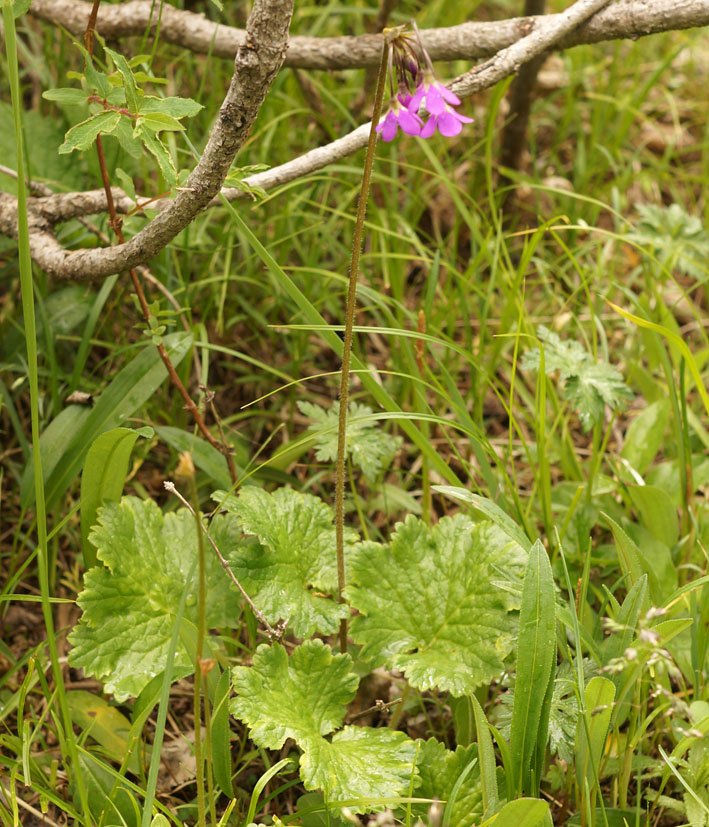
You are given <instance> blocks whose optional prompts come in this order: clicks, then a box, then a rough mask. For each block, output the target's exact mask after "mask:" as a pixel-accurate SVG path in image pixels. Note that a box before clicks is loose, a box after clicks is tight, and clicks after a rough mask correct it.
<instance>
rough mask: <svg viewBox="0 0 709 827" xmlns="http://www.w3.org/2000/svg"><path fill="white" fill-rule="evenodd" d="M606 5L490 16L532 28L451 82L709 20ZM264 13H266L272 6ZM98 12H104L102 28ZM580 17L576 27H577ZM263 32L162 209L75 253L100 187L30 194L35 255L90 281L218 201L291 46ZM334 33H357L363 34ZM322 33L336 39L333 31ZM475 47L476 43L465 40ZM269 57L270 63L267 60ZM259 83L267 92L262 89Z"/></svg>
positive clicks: (661, 4) (364, 132) (291, 175)
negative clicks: (72, 246)
mask: <svg viewBox="0 0 709 827" xmlns="http://www.w3.org/2000/svg"><path fill="white" fill-rule="evenodd" d="M140 1H142V0H132V2H130V3H126V4H122V5H120V6H110V7H106V8H107V9H125V8H127V7H128V6H131V5H132V3H134V2H140ZM77 2H79V0H71V2H70V5H72V6H73V5H75V4H76V3H77ZM48 3H67V0H34V3H33V5H32V9H33V10H34V9H35V8H36V7H39V8H44V7H46V4H48ZM79 4H80V3H79ZM266 4H267V2H266V0H260V2H258V3H257V4H256V5H255V8H254V12H253V14H256V13H257V11H258V12H259V13H262V12H263V6H264V5H266ZM80 5H81V4H80ZM84 5H88V4H84ZM268 5H269V8H270V6H271V5H273V6H274V7H279V8H283V7H288V9H290V7H291V2H290V0H269V1H268ZM601 5H603V3H602V2H601V1H600V0H596V2H594V1H593V0H580V2H578V3H576V4H574V5H573V6H571V7H570V8H569V9H567V10H566V11H565V12H563V13H561V14H553V15H545V16H543V17H539V18H519V19H517V20H513V21H503V22H502V23H499V24H484V25H487V26H495V27H497V30H498V35H499V32H500V31H502V30H505V31H509V30H510V27H511V28H512V29H513V30H514V31H517V32H518V31H519V27H520V25H524V26H526V36H525V37H523V38H522V39H521V40H518V41H516V42H514V43H512V45H511V46H508V47H507V48H505V49H503V50H502V51H501V52H499V53H497V54H496V55H495V56H494V57H493V58H492V59H490V60H488V61H487V62H485V63H483V64H481V65H480V66H478V67H476V68H475V69H473V70H471V71H470V72H467V73H465V74H464V75H461V76H460V77H458V78H456V79H455V80H454V81H453V82H452V83H451V84H450V86H451V88H452V89H453V90H454V91H455V92H456V94H458V95H459V96H460V97H461V98H465V97H469V96H470V95H472V94H474V93H475V92H477V91H480V90H482V89H485V88H488V87H489V86H492V85H494V84H495V83H497V82H499V81H500V80H502V79H503V78H505V77H507V76H508V75H510V74H512V73H514V72H516V71H517V70H518V69H519V67H520V66H521V65H522V64H523V63H525V62H526V61H529V60H531V59H532V58H533V57H535V56H536V55H539V54H542V53H543V52H544V51H547V50H549V49H552V48H560V47H568V46H573V45H577V44H580V43H590V42H597V41H600V40H604V39H612V38H619V37H631V38H633V39H637V37H639V36H641V35H645V34H649V33H651V32H656V31H666V30H671V29H681V28H688V27H691V26H696V25H706V24H709V0H675V2H674V3H673V4H672V6H671V7H670V6H669V5H668V4H667V3H666V2H665V0H618V1H617V2H614V3H611V4H610V6H608V8H606V9H603V10H602V11H599V12H597V13H596V14H594V15H593V17H592V18H590V19H589V20H586V21H585V22H583V21H584V18H585V17H588V15H589V14H592V9H594V8H598V7H600V6H601ZM288 14H290V11H289V12H288ZM266 17H269V15H268V13H266ZM101 19H102V18H101V14H99V30H101V29H100V26H101ZM479 25H483V24H464V25H463V27H460V26H458V27H453V28H452V29H440V30H429V32H428V33H427V35H428V36H429V37H430V36H431V35H432V34H435V33H436V32H448V33H451V32H455V31H457V30H460V29H461V28H465V27H471V26H472V27H476V26H479ZM574 26H577V27H578V28H576V29H574ZM468 30H470V29H468ZM261 34H262V31H261V30H258V31H255V36H254V37H252V42H251V44H250V45H249V46H247V47H245V48H244V50H243V52H242V51H240V52H239V55H237V60H236V71H235V74H234V78H233V79H232V85H231V88H230V90H229V93H228V94H227V97H226V99H225V102H224V105H223V107H222V110H221V113H220V117H219V119H218V122H217V125H216V126H215V128H214V131H213V132H212V135H211V137H210V140H209V143H208V145H207V148H206V149H205V152H204V154H203V156H202V158H201V160H200V162H199V164H198V165H197V167H196V168H195V170H194V172H193V173H192V175H191V176H190V178H189V179H188V181H187V186H186V187H185V188H184V189H183V191H181V192H180V193H178V195H177V197H176V198H175V199H174V200H169V199H162V200H161V201H157V202H153V203H151V208H154V209H157V210H161V212H160V214H159V215H158V217H157V218H155V219H154V220H153V221H151V222H150V223H149V224H148V225H147V226H146V227H144V228H143V229H142V230H141V231H140V233H138V234H137V235H136V236H135V237H134V238H132V239H131V240H130V241H128V242H127V243H126V244H124V245H120V246H117V247H113V248H102V249H98V250H81V251H77V252H73V253H70V252H67V251H66V250H64V249H63V248H62V247H61V245H60V244H59V243H58V242H57V240H56V238H55V237H54V234H53V232H52V230H53V225H54V224H56V223H58V222H60V221H66V220H68V219H69V218H71V217H79V216H83V215H88V214H92V213H99V212H101V211H103V210H105V209H106V198H105V195H104V193H103V192H101V191H92V192H85V193H64V194H55V195H49V196H42V197H38V198H30V199H29V213H30V215H29V218H30V234H31V235H30V245H31V251H32V257H33V259H34V261H35V262H36V263H37V264H38V265H39V266H40V267H42V269H44V270H45V271H46V272H48V273H50V274H52V275H54V276H55V277H58V278H62V279H67V280H74V281H88V280H91V279H95V278H102V277H104V276H107V275H110V274H112V273H117V272H122V271H124V270H126V269H127V268H129V267H131V266H135V265H137V264H141V263H144V262H147V261H148V260H149V259H150V258H152V257H153V256H154V255H155V254H156V253H157V252H158V251H159V250H160V249H162V248H163V247H164V246H165V245H166V244H167V243H168V242H169V241H170V240H171V239H172V238H174V236H175V235H176V234H177V233H178V232H179V231H180V230H182V229H183V228H184V227H186V226H187V224H189V223H190V221H191V220H192V219H193V218H194V217H195V215H197V213H198V212H200V211H201V210H203V209H204V208H205V207H207V206H210V205H215V204H217V203H219V202H218V200H217V198H216V196H217V194H218V193H219V190H220V185H221V183H222V182H223V180H224V177H225V176H226V172H227V171H228V169H229V166H230V165H231V162H232V160H233V157H234V154H235V153H236V151H237V149H238V148H239V146H241V144H242V143H243V141H244V139H245V137H246V135H247V134H248V130H249V129H250V127H251V125H252V123H253V119H254V118H255V116H256V113H257V111H258V107H259V106H260V103H261V101H262V100H263V96H264V95H265V92H266V89H267V88H268V86H269V84H270V82H271V80H272V77H273V74H275V72H276V71H277V70H278V66H280V63H279V57H280V58H282V56H283V52H284V50H285V36H286V33H285V31H284V30H283V26H281V31H280V39H279V40H278V44H280V45H277V44H276V41H275V40H274V41H270V42H271V43H272V45H271V47H270V52H269V51H268V48H266V49H263V50H262V49H260V48H259V47H257V46H256V45H255V44H258V43H259V42H260V41H259V40H258V39H257V38H258V37H259V36H261ZM435 36H436V37H437V36H438V35H435ZM369 37H373V38H374V41H375V42H380V38H379V37H378V36H369ZM456 38H457V35H454V36H453V43H452V45H450V46H449V49H453V50H454V52H453V54H454V55H456V56H458V55H459V51H455V50H456V49H458V48H459V45H460V44H459V42H458V40H457V39H456ZM434 39H435V38H434ZM310 40H317V39H313V38H311V39H310ZM336 40H338V41H339V40H348V41H352V42H355V41H356V42H357V43H359V42H361V40H362V39H361V38H344V39H342V38H337V39H336ZM323 41H324V42H330V41H328V40H327V39H323ZM468 48H469V49H470V48H472V47H470V45H468ZM262 51H263V54H262ZM267 52H268V53H267ZM440 54H441V53H440V51H439V52H438V53H437V55H438V56H439V57H440ZM266 66H268V67H269V68H268V69H266ZM252 75H253V76H254V77H255V80H254V81H253V82H254V84H255V86H254V87H253V88H254V92H253V94H251V95H249V96H246V97H244V99H243V100H242V99H241V96H240V92H239V90H240V88H241V87H242V85H244V87H245V88H246V87H247V86H248V85H249V83H251V77H252ZM256 86H258V88H259V89H260V93H258V92H256V91H255V87H256ZM369 129H370V125H369V124H363V125H362V126H360V127H358V128H357V129H355V130H354V131H353V132H350V133H349V134H348V135H345V136H344V137H342V138H339V139H338V140H336V141H333V142H332V143H330V144H327V145H325V146H321V147H317V148H316V149H313V150H310V151H309V152H306V153H305V154H304V155H301V156H300V157H298V158H295V159H294V160H292V161H289V162H287V163H285V164H282V165H280V166H278V167H274V168H273V169H270V170H267V171H265V172H261V173H258V174H256V175H252V176H250V177H249V178H247V179H246V182H247V183H249V184H251V185H254V186H260V187H263V188H264V189H272V188H273V187H276V186H280V185H283V184H285V183H288V182H290V181H293V180H295V179H297V178H300V177H302V176H304V175H308V174H310V173H312V172H315V171H317V170H319V169H322V168H323V167H325V166H327V165H329V164H331V163H334V162H336V161H339V160H340V159H342V158H344V157H346V156H348V155H351V154H352V153H354V152H356V151H357V150H359V149H362V148H363V147H364V146H365V145H366V142H367V136H368V134H369ZM113 194H114V200H115V202H116V207H117V209H118V211H119V212H123V213H126V212H129V211H132V210H134V209H135V206H136V205H135V204H134V202H133V201H132V200H131V199H130V198H128V196H127V195H126V194H125V193H124V192H123V191H122V190H120V189H119V188H114V189H113ZM223 194H224V195H225V196H226V197H227V198H229V200H235V199H237V198H240V197H243V193H242V192H241V191H239V190H236V189H224V190H223ZM0 233H3V234H4V235H8V236H12V237H16V235H17V203H16V199H15V198H14V197H13V196H10V195H6V194H3V193H0Z"/></svg>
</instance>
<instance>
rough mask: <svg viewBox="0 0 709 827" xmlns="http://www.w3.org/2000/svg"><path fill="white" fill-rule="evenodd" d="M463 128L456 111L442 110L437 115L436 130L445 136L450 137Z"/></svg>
mask: <svg viewBox="0 0 709 827" xmlns="http://www.w3.org/2000/svg"><path fill="white" fill-rule="evenodd" d="M462 129H463V124H462V123H461V122H460V120H459V119H458V113H457V112H444V113H443V114H442V115H439V117H438V131H439V132H440V133H441V135H445V137H446V138H452V137H453V136H454V135H457V134H458V133H459V132H461V130H462Z"/></svg>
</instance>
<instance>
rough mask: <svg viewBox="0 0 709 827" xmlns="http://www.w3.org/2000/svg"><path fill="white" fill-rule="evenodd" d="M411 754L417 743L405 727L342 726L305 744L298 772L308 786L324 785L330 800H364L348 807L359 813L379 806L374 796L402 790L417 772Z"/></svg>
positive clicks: (396, 793) (397, 793)
mask: <svg viewBox="0 0 709 827" xmlns="http://www.w3.org/2000/svg"><path fill="white" fill-rule="evenodd" d="M415 759H416V744H415V743H414V742H413V741H411V740H410V739H409V738H408V737H407V736H406V734H405V733H403V732H396V731H395V730H393V729H388V728H387V727H382V728H381V729H374V728H372V727H356V726H346V727H345V728H344V729H341V730H340V731H339V732H337V733H336V734H335V735H334V736H333V738H332V740H331V741H328V740H327V739H325V738H310V739H309V740H308V741H307V742H306V743H305V745H304V752H303V754H302V755H301V757H300V775H301V778H302V779H303V783H304V784H305V788H306V789H307V790H316V789H317V790H322V791H323V793H324V794H325V799H326V800H328V801H343V800H348V799H362V803H361V804H359V805H353V806H352V807H351V808H350V809H352V810H353V811H355V812H362V811H363V810H371V809H381V805H379V806H377V802H376V799H379V798H390V797H393V796H400V795H404V794H405V793H406V792H407V791H408V789H409V787H410V785H411V780H412V777H413V776H414V775H415V772H416V771H415V767H414V761H415ZM367 802H371V803H370V804H367Z"/></svg>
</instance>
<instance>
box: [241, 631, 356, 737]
mask: <svg viewBox="0 0 709 827" xmlns="http://www.w3.org/2000/svg"><path fill="white" fill-rule="evenodd" d="M351 666H352V659H351V658H350V656H349V655H333V653H332V650H331V649H330V647H329V646H327V645H326V644H324V643H323V642H322V641H321V640H308V641H306V642H305V643H303V645H302V646H298V647H297V648H296V649H294V650H293V652H292V653H291V655H290V656H288V654H287V653H286V650H285V649H284V648H283V646H281V645H280V644H274V645H271V646H269V645H268V644H265V643H263V644H261V646H259V647H258V649H257V650H256V654H255V655H254V660H253V666H251V667H248V666H237V667H235V668H234V670H233V673H232V674H233V683H234V689H235V691H236V693H237V696H236V697H235V698H233V699H232V701H231V703H230V705H229V709H230V710H231V713H232V715H234V716H235V717H236V718H238V719H239V720H240V721H243V722H244V723H245V724H248V726H249V727H250V729H251V733H250V734H251V740H252V741H253V742H254V743H255V744H258V746H260V747H266V748H267V749H279V748H280V747H282V746H283V744H284V742H285V740H286V738H293V739H294V740H295V741H296V742H297V743H298V744H299V745H300V746H302V744H303V743H304V742H305V741H306V740H307V739H309V738H313V737H316V736H321V735H327V734H328V733H330V732H332V731H333V730H334V729H336V728H337V727H338V726H339V725H340V724H341V723H342V719H343V717H344V715H345V710H346V708H347V704H348V703H349V702H350V701H351V700H352V698H354V695H355V692H356V691H357V684H358V682H359V679H358V678H357V676H356V675H354V674H352V673H351V672H350V667H351Z"/></svg>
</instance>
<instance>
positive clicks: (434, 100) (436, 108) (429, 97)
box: [426, 84, 446, 115]
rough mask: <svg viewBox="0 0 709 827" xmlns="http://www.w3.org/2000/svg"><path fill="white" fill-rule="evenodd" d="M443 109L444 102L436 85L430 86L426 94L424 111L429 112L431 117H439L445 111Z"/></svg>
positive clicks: (444, 106)
mask: <svg viewBox="0 0 709 827" xmlns="http://www.w3.org/2000/svg"><path fill="white" fill-rule="evenodd" d="M445 108H446V102H445V101H444V100H443V96H442V95H441V93H440V92H439V91H438V84H436V85H435V86H434V85H432V86H430V87H429V90H428V92H427V93H426V110H427V111H428V112H430V113H431V115H440V114H441V113H442V112H444V111H445Z"/></svg>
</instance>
